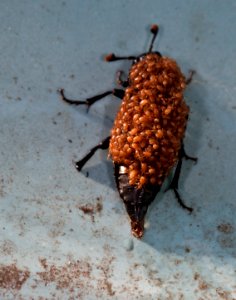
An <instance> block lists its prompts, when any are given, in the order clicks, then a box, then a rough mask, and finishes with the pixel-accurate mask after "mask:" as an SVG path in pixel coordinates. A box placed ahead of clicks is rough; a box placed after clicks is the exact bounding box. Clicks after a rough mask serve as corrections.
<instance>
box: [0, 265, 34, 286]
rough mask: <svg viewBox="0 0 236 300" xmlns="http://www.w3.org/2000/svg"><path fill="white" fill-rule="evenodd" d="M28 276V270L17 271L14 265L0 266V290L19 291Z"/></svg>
mask: <svg viewBox="0 0 236 300" xmlns="http://www.w3.org/2000/svg"><path fill="white" fill-rule="evenodd" d="M29 276H30V272H29V270H28V269H26V268H24V269H19V268H18V267H17V266H16V264H11V265H0V288H2V289H7V290H20V289H21V287H22V285H23V284H24V283H25V282H26V280H27V279H28V278H29Z"/></svg>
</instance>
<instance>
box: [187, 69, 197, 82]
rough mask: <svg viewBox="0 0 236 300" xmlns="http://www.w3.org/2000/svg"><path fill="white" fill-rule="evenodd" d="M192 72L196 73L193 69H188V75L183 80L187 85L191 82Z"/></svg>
mask: <svg viewBox="0 0 236 300" xmlns="http://www.w3.org/2000/svg"><path fill="white" fill-rule="evenodd" d="M194 74H196V71H194V70H190V71H189V75H188V77H187V78H186V81H185V83H186V84H187V85H188V84H190V83H191V81H192V79H193V75H194Z"/></svg>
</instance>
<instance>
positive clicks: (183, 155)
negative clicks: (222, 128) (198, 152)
mask: <svg viewBox="0 0 236 300" xmlns="http://www.w3.org/2000/svg"><path fill="white" fill-rule="evenodd" d="M183 158H185V159H191V160H193V161H195V162H196V161H197V158H196V157H191V156H189V155H187V154H186V152H185V150H184V146H183V145H182V147H181V149H180V153H179V160H178V163H177V166H176V169H175V173H174V176H173V178H172V181H171V183H170V185H169V187H168V188H167V189H166V191H167V190H173V191H174V193H175V197H176V199H177V201H178V203H179V204H180V206H182V208H184V209H187V210H188V211H189V212H192V211H193V208H192V207H189V206H187V205H186V204H185V203H184V201H183V200H182V198H181V196H180V194H179V191H178V188H179V176H180V172H181V167H182V160H183Z"/></svg>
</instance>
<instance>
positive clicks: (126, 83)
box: [116, 71, 129, 88]
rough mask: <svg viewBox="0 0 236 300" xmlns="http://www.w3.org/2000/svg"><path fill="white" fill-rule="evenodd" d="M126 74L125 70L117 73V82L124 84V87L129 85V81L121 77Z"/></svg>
mask: <svg viewBox="0 0 236 300" xmlns="http://www.w3.org/2000/svg"><path fill="white" fill-rule="evenodd" d="M123 74H124V71H118V72H117V73H116V76H117V79H116V81H117V83H118V84H119V85H121V86H123V87H124V88H126V87H127V86H128V85H129V81H128V80H123V79H122V78H121V77H122V75H123Z"/></svg>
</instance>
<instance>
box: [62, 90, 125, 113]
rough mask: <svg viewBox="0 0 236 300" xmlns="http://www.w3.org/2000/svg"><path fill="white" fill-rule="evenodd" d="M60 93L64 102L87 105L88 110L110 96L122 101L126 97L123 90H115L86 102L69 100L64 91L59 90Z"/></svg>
mask: <svg viewBox="0 0 236 300" xmlns="http://www.w3.org/2000/svg"><path fill="white" fill-rule="evenodd" d="M58 92H59V93H60V94H61V98H62V100H63V101H65V102H66V103H68V104H72V105H87V107H88V109H89V108H90V106H91V105H92V104H94V103H95V102H97V101H98V100H100V99H102V98H104V97H106V96H108V95H114V96H116V97H118V98H120V99H123V97H124V91H123V90H121V89H113V90H111V91H107V92H105V93H102V94H99V95H96V96H93V97H91V98H87V99H85V100H72V99H68V98H67V97H66V96H65V93H64V89H59V90H58Z"/></svg>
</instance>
